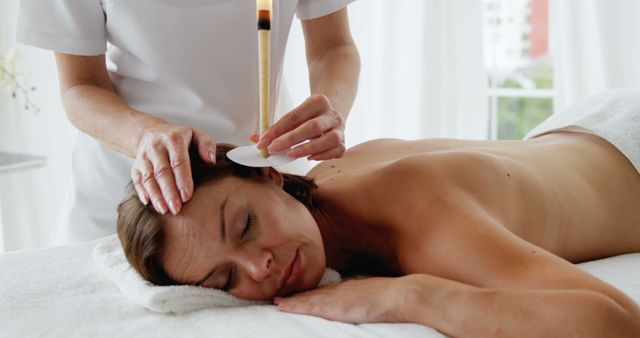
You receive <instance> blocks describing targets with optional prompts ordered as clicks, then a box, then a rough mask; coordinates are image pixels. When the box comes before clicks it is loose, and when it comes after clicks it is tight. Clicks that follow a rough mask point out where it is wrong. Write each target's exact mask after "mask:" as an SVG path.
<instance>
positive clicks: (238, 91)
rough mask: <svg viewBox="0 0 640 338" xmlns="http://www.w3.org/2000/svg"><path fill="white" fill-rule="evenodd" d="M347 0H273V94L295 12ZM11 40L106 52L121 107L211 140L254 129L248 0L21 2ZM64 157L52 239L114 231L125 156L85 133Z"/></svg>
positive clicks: (254, 69) (333, 7) (331, 8)
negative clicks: (67, 168)
mask: <svg viewBox="0 0 640 338" xmlns="http://www.w3.org/2000/svg"><path fill="white" fill-rule="evenodd" d="M352 1H353V0H274V1H273V20H272V25H271V48H272V51H271V53H272V58H271V71H272V80H271V81H272V83H271V88H275V90H274V91H273V93H272V96H273V97H272V102H276V101H282V100H281V96H282V95H280V87H281V83H280V78H281V73H282V61H283V56H284V52H285V45H286V42H287V37H288V34H289V29H290V27H291V22H292V20H293V15H294V13H295V14H296V15H297V16H298V18H300V19H302V20H306V19H313V18H317V17H321V16H324V15H327V14H330V13H332V12H335V11H337V10H339V9H341V8H343V7H344V6H346V5H347V4H348V3H350V2H352ZM17 38H18V41H19V42H22V43H24V44H28V45H32V46H36V47H41V48H46V49H50V50H54V51H57V52H62V53H67V54H75V55H100V54H105V53H106V58H107V68H108V70H109V76H110V78H111V82H112V83H113V85H114V88H115V89H116V91H117V93H118V94H119V95H120V96H121V97H122V98H123V99H124V100H125V101H126V102H127V103H128V104H129V106H131V107H132V108H133V109H136V110H138V111H142V112H145V113H148V114H150V115H154V116H157V117H159V118H162V119H164V120H166V121H168V122H170V123H173V124H182V125H191V126H195V127H197V128H199V129H202V130H204V131H205V132H207V133H208V134H209V135H210V136H211V137H212V138H213V140H214V141H216V142H230V143H235V144H238V145H241V144H247V143H248V142H249V140H248V137H249V135H251V134H253V133H255V132H256V131H257V130H258V117H257V116H258V114H257V112H258V43H257V22H256V1H255V0H22V1H21V6H20V17H19V23H18V32H17ZM285 108H290V107H285ZM279 110H282V109H279ZM72 161H73V163H72V175H71V187H70V189H69V191H68V194H67V197H66V201H65V203H64V207H63V209H62V210H61V215H60V218H59V220H58V224H57V226H56V229H55V230H54V232H53V235H52V238H51V244H55V245H57V244H66V243H72V242H79V241H85V240H90V239H95V238H99V237H102V236H105V235H109V234H112V233H114V232H115V229H116V225H115V224H116V216H117V215H116V206H117V204H118V202H119V201H120V200H121V199H122V197H123V196H124V192H125V189H124V188H125V186H126V185H127V183H128V182H129V179H130V169H131V165H132V163H133V159H131V158H128V157H126V156H124V155H122V154H119V153H116V152H114V151H112V150H110V149H108V148H106V147H105V146H104V145H102V144H101V143H99V142H98V141H97V140H95V139H93V138H92V137H91V136H88V135H86V134H84V133H79V135H78V138H77V139H76V143H75V148H74V150H73V160H72Z"/></svg>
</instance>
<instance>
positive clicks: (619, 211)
mask: <svg viewBox="0 0 640 338" xmlns="http://www.w3.org/2000/svg"><path fill="white" fill-rule="evenodd" d="M381 154H384V155H381ZM308 176H310V177H313V178H315V180H316V182H317V184H318V185H319V187H320V189H319V194H320V196H321V199H322V201H323V202H324V203H325V205H326V209H325V212H324V214H325V215H322V216H319V217H317V219H318V221H319V225H320V228H321V229H323V228H324V229H327V228H329V229H342V230H334V231H333V233H332V234H333V235H334V237H333V238H334V242H333V243H334V244H333V245H336V246H339V247H340V248H341V252H342V253H343V255H342V257H343V258H344V253H345V252H348V253H352V252H353V253H356V252H357V253H360V254H361V253H367V254H368V256H367V257H365V258H366V260H370V262H369V263H370V264H365V265H367V266H368V265H374V266H376V265H377V266H379V265H383V266H386V267H388V268H390V270H391V272H392V273H397V274H398V275H410V276H408V277H410V278H407V279H406V281H408V284H409V285H411V286H410V287H407V286H406V285H405V287H404V290H407V289H409V290H419V291H418V292H417V294H412V296H411V297H408V298H407V299H410V300H411V301H409V302H407V304H404V305H403V306H404V308H405V310H407V311H405V312H402V311H391V312H395V315H393V316H388V314H384V315H381V317H378V318H376V319H375V320H376V321H378V320H382V321H410V322H420V323H424V324H427V325H430V326H432V327H434V328H436V329H438V330H440V331H443V332H445V333H447V334H450V335H452V336H461V337H465V336H501V335H504V336H520V337H524V336H539V335H548V334H549V332H553V334H557V335H558V336H569V335H571V334H579V335H580V336H588V335H596V336H598V335H599V336H604V335H607V336H618V335H620V336H633V335H638V333H639V332H640V328H639V327H638V323H639V322H640V311H639V309H638V306H637V305H636V304H634V302H633V301H632V300H630V299H629V298H627V297H626V296H625V295H623V294H622V293H621V292H619V291H618V290H616V289H614V288H612V287H610V286H608V285H607V284H605V283H603V282H602V281H599V280H597V279H596V278H594V277H592V276H590V275H588V274H587V273H584V272H582V271H581V270H579V269H578V268H576V267H574V266H573V265H572V264H569V263H568V262H567V261H569V262H572V263H578V262H582V261H586V260H592V259H597V258H603V257H609V256H613V255H618V254H624V253H630V252H640V236H638V232H639V230H640V229H639V227H640V209H639V208H638V207H637V206H638V205H640V175H638V172H637V171H636V170H635V169H634V167H633V166H632V165H631V163H630V162H629V161H628V160H627V159H626V157H624V155H622V154H621V153H620V152H619V151H617V149H616V148H614V147H613V146H612V145H611V144H609V143H608V142H607V141H605V140H603V139H601V138H599V137H597V136H594V135H589V134H583V133H564V132H558V133H551V134H547V135H544V136H541V137H539V138H536V139H532V140H528V141H504V142H496V141H488V142H487V141H463V140H420V141H413V142H411V141H400V140H391V139H388V140H376V141H372V142H367V143H364V144H361V145H358V146H356V147H354V148H351V149H349V150H348V151H347V152H346V153H345V156H344V157H343V158H342V159H338V160H331V161H326V162H324V163H322V164H320V165H318V166H316V167H315V168H314V169H313V170H312V171H311V172H310V173H309V174H308ZM327 215H328V216H327ZM323 223H325V224H326V225H323ZM327 223H328V224H327ZM336 225H340V227H337V226H336ZM345 228H346V229H345ZM353 233H357V234H358V236H357V237H354V236H352V235H351V234H353ZM335 243H340V244H335ZM326 251H327V261H328V264H329V265H330V264H331V263H332V257H331V256H330V255H331V250H326ZM347 256H349V255H347ZM559 257H560V258H564V259H565V260H566V261H565V260H563V259H560V258H559ZM363 263H365V262H363V261H362V256H360V255H359V256H358V258H357V259H356V260H353V261H350V260H347V264H346V267H348V266H362V265H363ZM338 266H339V265H338ZM436 276H437V277H436ZM434 277H436V278H434ZM439 278H443V279H445V280H440V279H439ZM449 281H455V282H458V283H461V284H458V283H455V282H449ZM371 283H374V282H373V281H372V282H371ZM382 284H385V283H382ZM385 285H386V284H385ZM358 287H360V286H357V285H356V286H355V288H358ZM386 287H388V285H386V286H385V288H386ZM344 288H345V289H347V288H348V287H344ZM364 288H365V289H367V288H373V286H372V285H367V286H364ZM329 289H330V288H329ZM372 290H373V289H367V292H366V294H367V295H371V294H372V292H373V291H372ZM445 290H446V291H445ZM454 290H455V291H456V292H453V291H454ZM496 290H498V291H496ZM552 290H553V291H552ZM347 291H348V290H343V292H340V291H337V292H336V291H333V294H334V295H335V298H331V297H324V298H322V297H321V298H317V295H319V294H322V292H323V291H322V290H319V291H311V292H309V293H308V294H307V295H304V294H303V295H301V296H298V297H296V296H294V297H292V301H289V302H288V303H287V301H288V300H286V301H284V302H283V301H278V300H277V302H278V303H279V304H280V307H281V308H282V309H284V310H289V311H294V312H301V313H309V314H316V315H321V316H324V317H328V318H334V319H335V318H340V320H347V321H354V322H358V321H360V320H363V319H364V318H363V317H361V316H360V314H359V313H358V311H353V306H352V305H348V304H354V303H357V301H355V300H353V299H351V298H349V297H346V296H345V295H348V294H350V293H348V292H347ZM329 292H330V293H331V291H329ZM363 293H364V292H363ZM419 295H422V297H421V296H419ZM314 297H315V298H314ZM296 298H297V299H296ZM293 299H295V300H293ZM318 299H320V300H318ZM434 300H438V301H437V302H434ZM332 303H333V304H337V303H341V304H347V306H346V307H345V308H349V309H350V314H348V315H347V314H344V313H342V315H343V316H341V315H340V311H336V308H339V307H340V306H339V305H335V306H333V307H329V309H331V310H326V311H325V310H322V309H323V307H322V306H323V305H327V304H332ZM410 304H411V305H410ZM368 305H370V306H371V307H375V306H376V305H374V304H370V303H369V304H368ZM590 306H593V308H592V309H594V311H591V310H590V309H589V310H587V309H585V307H587V308H588V307H590ZM345 308H343V309H345ZM383 308H384V307H383ZM408 309H411V310H408ZM532 309H533V310H532ZM600 310H601V311H600ZM398 313H402V315H398ZM447 313H456V315H455V316H453V317H447V316H446V314H447ZM567 313H573V315H572V316H569V317H568V316H567V315H566V314H567ZM465 315H467V316H465ZM351 316H353V317H351ZM567 317H568V318H567ZM559 318H563V319H562V321H560V320H559ZM605 318H606V320H605ZM550 319H555V320H557V321H554V320H550ZM599 319H601V320H602V321H599ZM369 320H372V318H370V317H369V318H366V319H365V321H369ZM607 321H608V322H607ZM614 323H615V324H614ZM621 323H624V325H623V324H621Z"/></svg>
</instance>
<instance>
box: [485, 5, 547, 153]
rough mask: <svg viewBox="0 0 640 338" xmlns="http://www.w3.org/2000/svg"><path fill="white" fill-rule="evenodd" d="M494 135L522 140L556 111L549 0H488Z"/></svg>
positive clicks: (488, 63)
mask: <svg viewBox="0 0 640 338" xmlns="http://www.w3.org/2000/svg"><path fill="white" fill-rule="evenodd" d="M483 1H484V2H485V6H484V15H485V18H494V19H493V20H484V23H485V24H484V26H485V27H484V40H485V41H484V43H485V60H486V67H487V72H488V74H489V76H488V85H489V90H488V100H489V109H490V110H489V111H490V114H489V116H490V121H489V127H488V130H489V137H490V139H493V140H496V139H501V140H505V139H521V138H523V137H524V136H525V135H526V134H527V133H528V132H529V131H530V130H531V129H533V128H534V127H535V126H537V125H538V124H539V123H540V122H542V121H543V120H544V119H546V118H547V117H548V116H549V115H551V114H552V113H553V99H554V91H553V68H552V62H551V61H552V60H551V57H550V55H549V42H548V41H549V39H548V31H549V15H548V0H483Z"/></svg>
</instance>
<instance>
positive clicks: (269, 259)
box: [246, 250, 273, 282]
mask: <svg viewBox="0 0 640 338" xmlns="http://www.w3.org/2000/svg"><path fill="white" fill-rule="evenodd" d="M248 256H249V257H247V258H248V259H247V260H246V262H247V267H246V268H247V272H248V273H249V275H250V276H251V278H253V279H254V280H255V281H256V282H261V281H262V280H263V279H265V278H267V277H269V275H270V274H271V270H272V269H273V255H272V254H271V252H270V251H269V250H262V251H261V252H260V253H253V254H251V255H248Z"/></svg>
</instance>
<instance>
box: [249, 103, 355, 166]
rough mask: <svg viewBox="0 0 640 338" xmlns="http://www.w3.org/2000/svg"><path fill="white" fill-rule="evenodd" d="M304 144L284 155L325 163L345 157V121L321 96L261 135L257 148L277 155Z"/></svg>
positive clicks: (299, 107)
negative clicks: (343, 155) (325, 161)
mask: <svg viewBox="0 0 640 338" xmlns="http://www.w3.org/2000/svg"><path fill="white" fill-rule="evenodd" d="M307 140H309V142H307V143H304V144H300V145H298V146H297V147H295V148H293V149H291V150H289V151H288V152H287V155H288V156H291V157H308V159H309V160H328V159H331V158H338V157H342V154H344V151H345V145H344V119H343V118H342V116H340V113H338V112H337V111H336V110H335V109H334V108H333V106H332V105H331V102H329V99H328V98H327V97H326V96H324V95H313V96H311V97H309V98H308V99H307V100H305V101H304V102H303V103H302V104H301V105H299V106H298V107H296V108H295V109H293V110H292V111H290V112H289V113H287V114H286V115H285V116H283V117H282V119H280V120H279V121H278V122H276V123H275V124H274V125H273V126H271V127H270V128H269V129H267V130H266V131H265V132H264V133H263V134H262V136H261V139H260V142H258V148H260V149H262V148H265V147H266V148H267V149H268V150H269V152H270V153H278V152H282V151H285V150H287V149H289V148H291V147H293V146H294V145H296V144H298V143H300V142H303V141H307Z"/></svg>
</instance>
